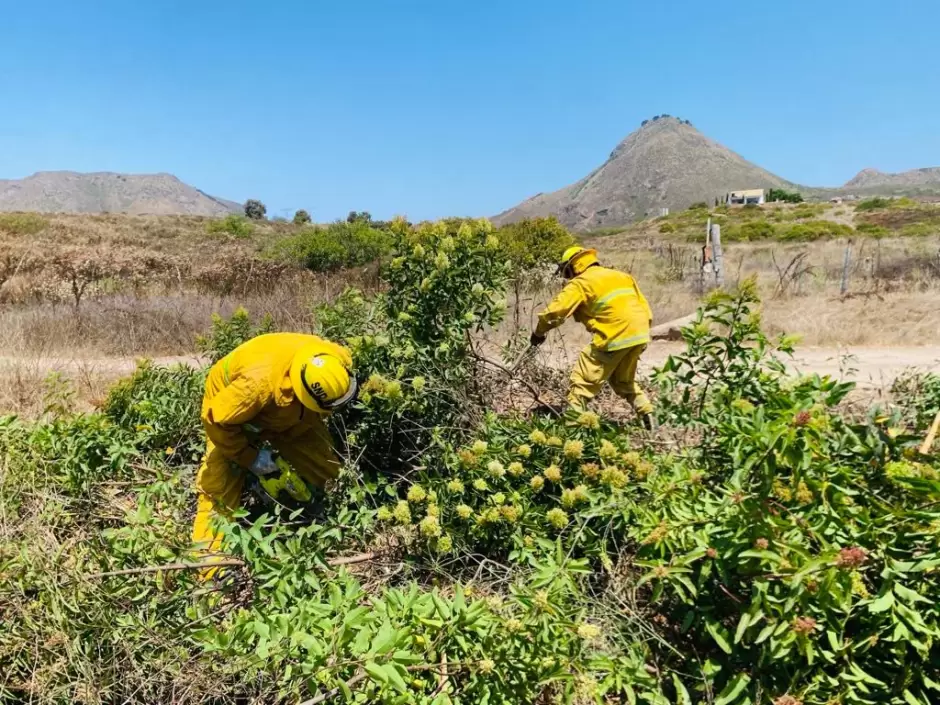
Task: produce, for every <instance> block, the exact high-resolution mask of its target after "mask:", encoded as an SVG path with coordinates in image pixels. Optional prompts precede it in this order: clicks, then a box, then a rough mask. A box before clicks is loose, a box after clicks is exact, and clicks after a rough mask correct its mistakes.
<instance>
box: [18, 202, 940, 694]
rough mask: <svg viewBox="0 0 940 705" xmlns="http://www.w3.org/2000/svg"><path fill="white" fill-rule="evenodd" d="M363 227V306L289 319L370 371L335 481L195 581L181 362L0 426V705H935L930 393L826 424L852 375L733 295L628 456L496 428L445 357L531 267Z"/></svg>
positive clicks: (270, 521) (494, 391)
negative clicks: (376, 234) (92, 399)
mask: <svg viewBox="0 0 940 705" xmlns="http://www.w3.org/2000/svg"><path fill="white" fill-rule="evenodd" d="M383 232H384V233H385V235H384V236H385V237H387V238H388V240H387V242H388V246H389V248H390V249H391V252H390V256H389V258H388V260H387V263H386V265H385V266H384V267H383V271H382V275H381V276H382V282H381V286H379V287H376V293H371V294H367V293H363V292H359V291H354V290H350V291H347V292H346V293H344V294H343V295H341V296H340V297H338V298H337V299H336V300H335V301H333V302H331V303H328V304H323V305H321V306H320V307H319V309H318V310H317V312H316V317H315V318H316V327H317V330H318V331H319V332H321V333H322V334H324V335H326V336H328V337H330V338H333V339H336V340H342V341H344V342H345V343H346V344H347V345H349V346H350V347H351V349H352V351H353V353H354V358H355V361H356V365H357V370H358V372H359V373H360V374H361V375H362V377H363V379H364V380H366V381H365V384H364V385H363V393H362V395H361V397H360V399H359V401H358V403H357V404H356V405H355V407H354V408H352V409H349V410H347V411H344V412H343V413H342V415H340V416H338V417H336V418H334V419H333V432H334V436H335V438H336V440H337V445H338V448H339V450H340V452H341V453H342V455H343V457H344V458H345V467H344V470H343V473H342V475H341V477H340V479H339V481H338V482H337V484H336V486H334V487H332V488H329V490H328V491H327V492H326V493H325V494H324V495H322V496H320V497H318V508H317V510H315V511H307V510H304V509H299V510H295V511H287V510H285V511H283V512H273V511H271V510H265V509H263V508H262V507H261V506H260V505H258V504H257V503H252V502H249V503H248V504H247V505H246V509H245V510H244V511H243V512H241V513H240V514H239V516H237V517H235V518H234V519H233V520H232V521H230V522H224V523H223V528H224V531H225V534H226V542H225V550H226V553H227V555H228V558H227V567H226V569H225V571H224V573H222V575H221V576H219V577H218V578H217V579H215V580H212V581H209V582H203V581H200V579H199V577H198V573H197V571H195V570H192V569H189V568H187V564H188V563H189V562H190V561H191V560H192V556H191V555H190V551H189V545H188V536H189V531H190V521H191V517H192V511H193V506H194V497H193V494H192V491H191V483H192V477H193V471H194V468H195V467H196V464H197V462H198V459H199V456H200V453H201V449H202V443H203V439H202V433H201V429H200V428H199V423H198V408H199V403H200V393H201V386H202V381H203V376H204V374H205V370H193V369H190V368H185V367H180V368H162V367H159V366H155V365H150V364H144V365H143V366H141V368H140V369H139V370H138V372H137V374H136V375H134V377H133V378H131V379H128V380H126V381H124V382H122V383H120V384H119V385H118V386H117V387H115V388H114V389H113V390H112V391H111V393H110V394H109V396H108V398H107V399H106V401H105V402H104V403H103V405H102V408H101V410H100V411H98V412H95V413H89V414H80V413H75V412H74V411H73V410H72V404H71V401H72V400H71V397H70V395H69V391H68V389H67V388H65V387H63V386H61V385H50V386H49V388H48V390H47V396H46V400H45V406H46V411H45V414H44V415H43V417H42V418H40V419H38V420H33V421H27V420H22V419H17V418H15V417H4V418H2V419H0V701H2V702H9V703H20V702H30V703H59V702H62V703H65V702H69V703H72V702H81V703H116V702H146V703H189V702H200V703H204V702H212V703H229V702H231V703H247V702H272V703H274V702H277V703H282V702H283V703H295V704H298V705H299V704H301V703H302V704H303V705H315V704H316V703H322V702H336V703H342V702H355V703H422V704H430V703H436V704H443V703H468V704H470V703H473V704H477V703H490V704H497V703H505V704H510V703H511V704H513V705H516V704H519V703H533V704H535V703H552V702H559V703H585V704H586V703H602V704H603V703H637V702H639V703H655V704H657V705H658V704H663V705H665V704H667V703H683V704H685V703H708V704H712V705H733V704H741V705H743V704H745V703H753V704H756V703H774V705H799V704H801V703H802V704H804V705H810V704H812V705H824V704H825V705H834V704H835V703H845V704H849V703H853V704H854V703H858V704H868V703H871V704H875V703H878V704H881V703H891V704H897V705H902V704H907V705H930V704H931V703H934V702H937V700H938V697H940V652H938V646H937V641H935V640H936V639H937V638H938V637H940V608H938V605H940V579H938V572H937V571H938V567H940V481H938V469H940V459H938V458H937V456H922V455H919V454H918V452H917V451H916V445H917V444H918V443H919V441H920V440H921V439H922V437H923V434H924V431H925V428H926V426H927V425H928V423H929V422H930V420H931V419H932V416H933V411H934V410H935V409H936V408H937V406H938V404H940V379H938V378H936V377H934V376H930V375H921V376H917V375H911V376H909V377H907V378H905V379H904V380H902V381H901V382H900V386H899V388H898V398H899V399H901V400H902V401H903V403H902V404H900V405H899V406H897V407H884V408H879V409H871V410H869V411H868V412H862V413H859V412H857V411H856V412H850V411H849V410H847V408H846V407H845V405H844V404H843V403H842V402H843V400H844V398H845V396H846V394H847V393H848V392H849V391H850V389H851V385H849V384H843V383H840V382H838V381H837V380H833V379H828V378H819V377H809V378H800V379H793V378H790V377H788V376H786V374H785V370H784V367H783V366H782V364H781V363H780V359H781V358H785V357H786V355H787V354H788V353H789V352H790V351H791V350H792V346H793V341H792V340H790V339H788V338H781V339H775V340H770V339H768V338H767V337H766V336H765V334H764V333H763V332H762V329H761V321H760V314H759V302H758V300H757V295H756V292H755V288H754V286H753V284H751V283H747V282H745V283H744V284H743V285H742V286H741V287H740V289H739V290H737V291H735V292H733V293H716V294H714V295H712V296H710V297H709V298H708V299H707V300H706V302H705V304H704V305H703V307H702V309H701V310H700V313H699V316H698V320H697V321H696V322H695V323H694V324H692V325H691V326H690V327H688V328H687V329H686V330H685V332H684V337H685V342H686V349H685V351H684V352H683V353H681V354H679V355H676V356H673V357H672V358H670V359H669V360H668V361H667V362H666V364H665V365H664V366H663V368H662V369H661V370H658V371H657V373H656V375H655V379H654V383H655V386H656V397H657V408H658V413H659V416H660V420H661V422H662V423H663V429H662V430H661V432H660V433H659V434H658V435H656V436H655V437H651V436H648V435H646V434H645V433H643V432H640V431H638V430H636V429H635V428H633V427H630V426H625V425H621V424H615V423H613V422H611V421H609V420H606V419H605V418H603V417H602V416H600V415H598V414H596V413H594V412H586V413H581V414H575V413H569V414H567V415H563V416H555V415H553V414H552V413H550V412H547V411H546V412H542V413H525V412H524V411H523V410H519V411H515V412H504V413H501V414H499V413H497V412H496V411H495V409H496V408H497V407H498V406H499V402H500V401H501V400H502V399H503V397H504V396H505V389H506V385H507V380H506V379H505V378H501V377H493V376H492V374H491V373H489V372H485V370H484V368H482V367H481V366H480V361H479V359H478V358H477V356H476V355H475V354H474V353H473V351H472V350H471V349H470V348H469V346H468V334H469V333H471V332H472V331H475V330H478V329H479V328H481V327H483V326H489V325H493V324H495V323H497V322H498V321H499V319H500V318H501V317H502V316H503V314H504V311H505V308H506V298H505V297H506V294H507V287H509V286H511V285H512V284H513V281H514V280H515V279H518V278H519V277H521V276H523V275H524V274H525V272H526V271H527V269H528V268H529V267H532V266H537V265H539V264H540V262H539V261H533V260H530V259H528V257H527V255H528V254H531V253H532V252H533V248H531V247H526V246H524V245H520V247H519V248H518V249H516V250H513V249H511V248H507V247H506V246H505V245H504V244H503V242H502V241H501V239H500V238H499V237H497V236H496V235H495V234H494V232H493V231H492V228H491V227H490V226H489V224H488V223H487V222H485V221H459V220H452V221H446V222H441V223H437V224H423V225H421V226H418V227H411V226H409V225H408V224H406V223H404V222H396V223H392V224H389V225H388V226H387V228H386V229H384V230H383ZM529 234H531V233H529ZM525 237H526V233H524V232H523V233H520V234H519V242H520V243H524V242H525ZM551 249H552V248H547V249H546V255H545V256H546V257H547V258H550V257H551V256H552V252H551ZM256 325H257V324H254V325H253V324H252V323H251V321H250V319H249V318H248V317H247V316H246V315H245V314H239V315H238V316H237V317H236V318H234V319H231V320H224V319H218V320H217V321H216V323H215V326H214V328H213V330H212V331H211V332H210V333H209V334H208V335H207V337H206V338H205V339H204V340H203V342H202V345H203V349H205V350H206V351H207V352H208V353H209V354H210V355H211V356H212V357H214V358H218V357H219V356H220V355H224V354H225V353H226V352H227V351H228V350H230V349H231V348H232V347H233V346H235V345H237V344H238V342H240V341H241V340H243V339H245V338H246V337H248V336H250V335H252V334H254V333H256V332H257V331H258V330H259V328H257V327H256ZM262 328H263V326H262ZM520 344H521V343H520V341H518V340H516V339H513V340H510V342H509V343H508V344H507V346H506V349H505V356H506V359H515V358H516V355H517V354H518V350H519V345H520ZM537 373H538V371H537V370H528V372H527V374H537ZM503 406H504V405H503ZM167 565H169V566H170V567H164V568H163V569H156V568H154V567H155V566H157V567H159V566H167Z"/></svg>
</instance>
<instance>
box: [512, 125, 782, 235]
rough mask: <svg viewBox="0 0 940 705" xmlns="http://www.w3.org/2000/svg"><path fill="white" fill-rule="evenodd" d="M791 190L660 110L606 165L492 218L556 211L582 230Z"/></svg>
mask: <svg viewBox="0 0 940 705" xmlns="http://www.w3.org/2000/svg"><path fill="white" fill-rule="evenodd" d="M791 187H792V184H790V183H789V182H788V181H785V180H784V179H781V178H780V177H778V176H775V175H774V174H771V173H770V172H768V171H765V170H764V169H761V168H760V167H758V166H756V165H755V164H752V163H750V162H748V161H747V160H745V159H744V158H743V157H741V156H739V155H737V154H735V153H734V152H732V151H731V150H730V149H728V148H726V147H724V146H722V145H720V144H718V143H717V142H715V141H713V140H711V139H709V138H708V137H706V136H705V135H703V134H702V133H701V132H699V131H698V130H697V129H696V128H695V127H694V126H693V125H692V123H691V122H690V121H688V120H682V119H680V118H677V117H673V116H671V115H658V116H655V117H654V118H650V119H649V120H646V121H644V122H643V123H642V124H641V125H640V127H639V128H638V129H636V130H635V131H633V132H632V133H630V134H629V135H627V137H626V138H625V139H624V140H623V141H621V142H620V144H618V145H617V146H616V147H615V148H614V150H613V151H612V152H611V153H610V157H609V158H608V159H607V161H606V162H604V164H602V165H601V166H600V167H598V168H597V169H595V170H594V171H593V172H591V173H590V174H588V175H587V176H586V177H584V178H583V179H581V180H580V181H577V182H575V183H574V184H572V185H570V186H567V187H565V188H562V189H560V190H558V191H555V192H554V193H548V194H539V195H538V196H535V197H533V198H530V199H528V200H527V201H524V202H523V203H521V204H519V205H518V206H516V207H515V208H512V209H510V210H508V211H505V212H503V213H501V214H499V215H498V216H496V218H495V221H496V222H497V223H504V222H511V221H514V220H520V219H522V218H526V217H536V216H547V215H554V216H555V217H557V218H558V219H559V220H560V221H561V222H562V223H564V224H565V225H567V226H569V227H571V228H574V229H576V230H588V229H591V228H597V227H605V226H613V225H624V224H626V223H629V222H632V221H634V220H638V219H640V218H644V217H648V216H652V215H658V214H659V211H660V209H661V208H664V207H665V208H671V209H680V208H687V207H688V206H689V205H691V204H692V203H695V202H697V201H705V202H708V203H710V202H711V201H712V200H713V199H714V198H716V197H720V196H723V195H724V194H725V193H726V192H727V191H729V190H732V189H742V188H791Z"/></svg>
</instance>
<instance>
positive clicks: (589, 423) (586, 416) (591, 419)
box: [577, 411, 601, 429]
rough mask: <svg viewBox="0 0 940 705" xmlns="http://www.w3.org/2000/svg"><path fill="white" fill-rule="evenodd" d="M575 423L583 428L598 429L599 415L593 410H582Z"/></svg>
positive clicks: (599, 425) (599, 423) (599, 424)
mask: <svg viewBox="0 0 940 705" xmlns="http://www.w3.org/2000/svg"><path fill="white" fill-rule="evenodd" d="M577 423H578V425H579V426H584V428H591V429H598V428H600V427H601V417H600V416H598V415H597V414H595V413H594V412H593V411H582V412H581V415H580V416H578V422H577Z"/></svg>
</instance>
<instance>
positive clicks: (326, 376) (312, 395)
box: [290, 345, 358, 414]
mask: <svg viewBox="0 0 940 705" xmlns="http://www.w3.org/2000/svg"><path fill="white" fill-rule="evenodd" d="M290 381H291V386H292V387H293V388H294V394H295V395H296V397H297V399H298V400H299V401H300V403H301V404H303V405H304V406H305V407H307V408H308V409H310V410H311V411H316V412H318V413H321V414H323V413H329V412H331V411H335V410H336V409H339V408H340V407H342V406H345V405H346V404H348V403H349V402H351V401H352V400H353V399H355V398H356V393H357V391H358V384H356V378H355V376H354V375H353V374H352V372H351V371H350V370H349V368H347V367H346V365H345V364H343V361H342V360H340V359H339V358H338V357H336V356H334V355H330V354H329V353H325V352H323V348H322V347H320V346H318V345H312V346H307V347H305V348H303V349H301V350H300V351H299V352H298V353H297V354H296V355H294V359H293V361H292V362H291V366H290Z"/></svg>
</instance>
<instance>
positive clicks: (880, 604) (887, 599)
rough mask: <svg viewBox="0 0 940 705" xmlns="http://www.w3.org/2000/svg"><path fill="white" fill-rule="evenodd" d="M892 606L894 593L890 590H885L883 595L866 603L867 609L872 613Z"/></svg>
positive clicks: (883, 610)
mask: <svg viewBox="0 0 940 705" xmlns="http://www.w3.org/2000/svg"><path fill="white" fill-rule="evenodd" d="M893 606H894V594H893V593H891V592H885V594H884V595H882V596H881V597H879V598H878V599H876V600H874V601H872V603H871V604H870V605H868V611H869V612H873V613H878V612H886V611H888V610H889V609H891V608H892V607H893Z"/></svg>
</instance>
